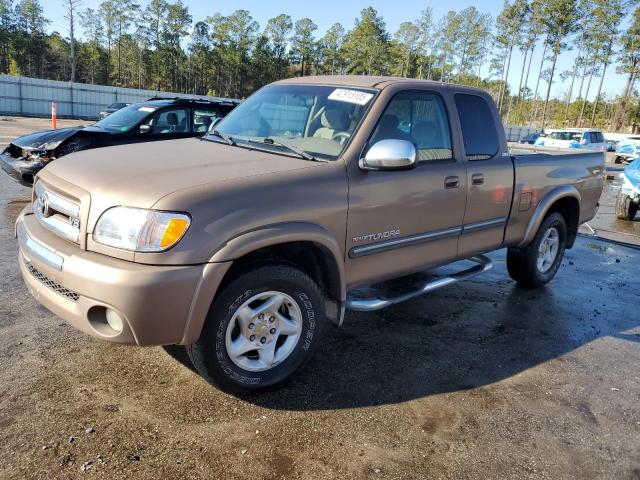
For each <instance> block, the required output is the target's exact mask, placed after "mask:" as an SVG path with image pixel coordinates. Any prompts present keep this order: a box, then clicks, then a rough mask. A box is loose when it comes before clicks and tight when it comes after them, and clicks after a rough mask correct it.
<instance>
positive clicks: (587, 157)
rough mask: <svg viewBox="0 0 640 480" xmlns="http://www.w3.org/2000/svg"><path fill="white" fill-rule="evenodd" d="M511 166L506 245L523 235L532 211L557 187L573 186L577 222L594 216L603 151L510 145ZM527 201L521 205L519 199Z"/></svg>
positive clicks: (602, 164)
mask: <svg viewBox="0 0 640 480" xmlns="http://www.w3.org/2000/svg"><path fill="white" fill-rule="evenodd" d="M509 153H510V155H511V161H512V162H513V166H514V177H515V178H514V192H513V205H512V209H511V216H510V218H509V223H508V226H507V229H506V233H505V244H506V245H507V246H512V245H517V244H518V242H520V241H521V240H522V239H523V238H524V237H525V231H526V228H527V224H528V222H529V219H530V218H531V215H532V214H533V212H532V210H533V209H535V208H536V206H537V205H539V204H540V203H541V202H543V201H544V199H545V197H546V196H547V195H548V194H550V193H551V192H552V191H554V190H556V189H557V188H561V187H562V188H575V190H577V191H578V194H579V196H580V198H579V205H580V216H579V223H584V222H587V221H589V220H591V218H593V216H594V215H595V213H596V211H597V208H598V201H599V200H600V194H601V192H602V185H603V182H604V172H605V154H604V153H603V152H596V151H589V150H580V149H565V148H552V147H535V146H533V145H518V146H513V145H510V152H509ZM524 198H527V199H530V201H531V206H530V208H526V207H523V203H522V202H523V199H524Z"/></svg>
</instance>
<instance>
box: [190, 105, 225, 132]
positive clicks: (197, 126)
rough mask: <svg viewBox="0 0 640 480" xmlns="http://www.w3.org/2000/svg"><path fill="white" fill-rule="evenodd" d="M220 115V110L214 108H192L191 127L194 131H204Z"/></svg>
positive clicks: (220, 116)
mask: <svg viewBox="0 0 640 480" xmlns="http://www.w3.org/2000/svg"><path fill="white" fill-rule="evenodd" d="M222 117H223V115H222V113H220V110H217V109H215V108H194V109H193V118H192V121H191V125H192V127H191V128H192V130H193V131H194V132H195V133H206V132H207V131H209V127H210V126H211V124H212V123H214V122H215V121H216V120H218V119H219V118H222Z"/></svg>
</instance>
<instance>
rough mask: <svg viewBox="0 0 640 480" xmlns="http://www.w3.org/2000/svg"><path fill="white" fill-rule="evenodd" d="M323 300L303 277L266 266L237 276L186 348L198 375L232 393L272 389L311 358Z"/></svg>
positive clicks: (321, 321) (322, 319) (321, 322)
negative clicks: (198, 334) (194, 340)
mask: <svg viewBox="0 0 640 480" xmlns="http://www.w3.org/2000/svg"><path fill="white" fill-rule="evenodd" d="M323 307H324V301H323V295H322V292H321V291H320V289H319V288H318V286H317V285H316V283H315V282H314V281H313V280H312V279H311V278H310V277H309V276H308V275H306V274H305V273H304V272H302V271H300V270H298V269H297V268H294V267H291V266H287V265H267V266H262V267H257V268H255V269H254V270H251V271H249V272H246V273H244V274H242V275H240V276H239V277H238V278H237V279H235V280H234V281H232V282H231V283H230V284H229V285H228V286H227V287H225V288H224V290H223V291H222V292H221V293H220V294H219V295H218V297H217V298H216V299H215V300H214V301H213V304H212V305H211V309H210V311H209V315H208V317H207V320H206V322H205V325H204V328H203V331H202V334H201V336H200V339H199V340H198V341H197V342H196V343H195V344H193V345H190V346H188V347H187V351H188V353H189V357H190V358H191V361H192V363H193V365H194V367H195V368H196V370H197V371H198V373H200V375H202V376H203V377H204V378H205V379H206V380H207V381H209V382H210V383H211V384H213V385H216V386H218V387H220V388H222V389H223V390H226V391H230V392H234V393H248V392H256V391H259V390H264V389H268V388H271V387H274V386H276V385H278V384H281V383H282V382H284V381H286V380H288V379H289V378H291V376H292V375H293V374H294V373H296V372H297V371H298V370H299V369H300V368H301V367H302V366H303V365H304V363H305V362H306V361H307V360H308V359H309V357H310V356H311V354H312V352H313V350H314V348H315V346H316V345H317V344H318V342H319V339H320V334H321V331H322V327H323V325H324V323H325V315H324V309H323Z"/></svg>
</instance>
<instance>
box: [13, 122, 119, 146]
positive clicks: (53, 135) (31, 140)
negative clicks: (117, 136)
mask: <svg viewBox="0 0 640 480" xmlns="http://www.w3.org/2000/svg"><path fill="white" fill-rule="evenodd" d="M100 133H104V134H108V133H109V132H107V131H106V130H103V129H101V128H99V127H94V126H90V127H69V128H59V129H56V130H44V131H41V132H35V133H30V134H28V135H23V136H22V137H18V138H16V139H15V140H14V141H12V142H11V143H12V144H13V145H15V146H16V147H19V148H22V149H25V150H45V151H48V150H55V149H56V148H58V147H59V146H60V145H61V144H62V143H64V142H66V141H69V140H71V139H72V138H76V137H78V136H83V135H86V134H91V135H95V134H100Z"/></svg>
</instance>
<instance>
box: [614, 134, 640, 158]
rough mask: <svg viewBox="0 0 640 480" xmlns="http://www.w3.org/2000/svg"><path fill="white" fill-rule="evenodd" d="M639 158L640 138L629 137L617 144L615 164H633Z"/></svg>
mask: <svg viewBox="0 0 640 480" xmlns="http://www.w3.org/2000/svg"><path fill="white" fill-rule="evenodd" d="M639 158H640V136H634V137H629V138H627V139H626V140H622V141H620V142H618V145H617V147H616V163H622V162H633V161H634V160H637V159H639Z"/></svg>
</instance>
